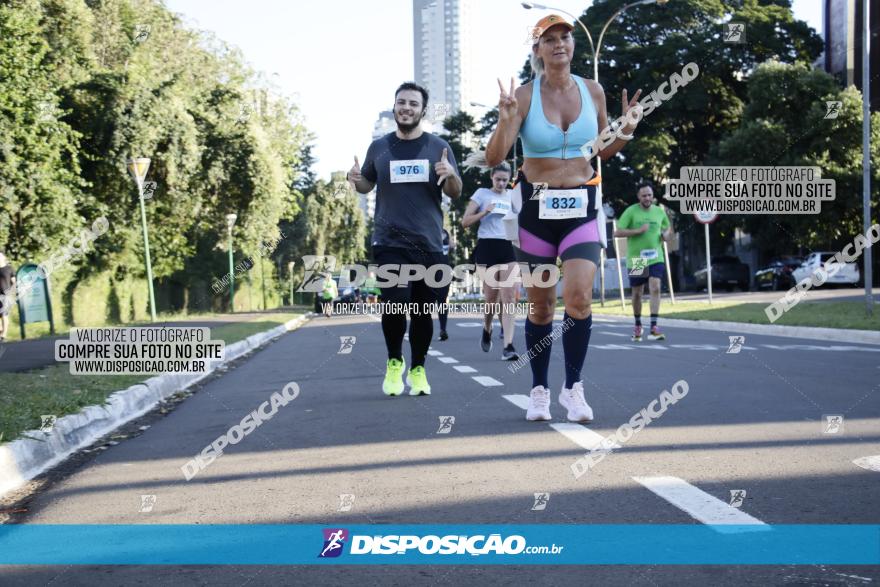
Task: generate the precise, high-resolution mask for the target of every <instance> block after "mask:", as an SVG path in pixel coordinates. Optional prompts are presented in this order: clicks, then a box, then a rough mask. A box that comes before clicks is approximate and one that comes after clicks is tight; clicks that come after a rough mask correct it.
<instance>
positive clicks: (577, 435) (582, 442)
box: [523, 396, 621, 451]
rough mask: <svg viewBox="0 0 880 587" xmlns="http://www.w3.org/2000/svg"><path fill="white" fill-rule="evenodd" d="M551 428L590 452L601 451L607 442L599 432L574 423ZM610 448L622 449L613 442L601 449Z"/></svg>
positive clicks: (556, 425) (560, 424) (564, 423)
mask: <svg viewBox="0 0 880 587" xmlns="http://www.w3.org/2000/svg"><path fill="white" fill-rule="evenodd" d="M523 397H525V396H523ZM526 401H528V400H526ZM550 427H551V428H553V429H554V430H556V431H557V432H560V433H561V434H562V435H563V436H565V437H566V438H567V439H569V440H570V441H572V442H573V443H575V444H576V445H578V446H579V447H581V448H585V449H587V450H589V451H593V450H597V449H600V447H601V444H602V441H603V440H605V437H604V436H602V435H601V434H599V433H598V432H596V431H594V430H590V429H589V428H585V427H583V426H581V425H580V424H575V423H573V422H562V423H558V424H550ZM609 447H610V448H612V449H617V448H621V446H620V445H619V444H617V443H616V442H613V443H610V444H608V443H606V447H603V448H601V450H603V451H604V450H606V449H607V448H609Z"/></svg>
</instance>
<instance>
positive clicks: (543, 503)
mask: <svg viewBox="0 0 880 587" xmlns="http://www.w3.org/2000/svg"><path fill="white" fill-rule="evenodd" d="M549 501H550V494H549V493H536V494H535V503H534V505H532V511H533V512H540V511H543V510H545V509H547V503H549Z"/></svg>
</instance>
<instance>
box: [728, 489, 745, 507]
mask: <svg viewBox="0 0 880 587" xmlns="http://www.w3.org/2000/svg"><path fill="white" fill-rule="evenodd" d="M745 499H746V490H745V489H731V490H730V507H732V508H738V507H740V506H742V504H743V501H744V500H745Z"/></svg>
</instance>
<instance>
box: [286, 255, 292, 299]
mask: <svg viewBox="0 0 880 587" xmlns="http://www.w3.org/2000/svg"><path fill="white" fill-rule="evenodd" d="M287 272H288V273H289V274H290V306H291V307H293V261H290V262H289V263H288V264H287Z"/></svg>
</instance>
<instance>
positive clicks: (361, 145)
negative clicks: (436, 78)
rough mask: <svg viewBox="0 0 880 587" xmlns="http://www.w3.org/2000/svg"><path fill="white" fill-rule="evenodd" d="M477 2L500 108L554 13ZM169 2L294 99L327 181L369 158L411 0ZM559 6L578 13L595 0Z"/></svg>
mask: <svg viewBox="0 0 880 587" xmlns="http://www.w3.org/2000/svg"><path fill="white" fill-rule="evenodd" d="M672 1H674V0H672ZM471 2H473V5H472V6H473V10H474V11H475V12H476V14H475V15H474V16H475V22H476V23H477V26H478V27H482V28H481V29H478V30H477V33H478V34H477V38H476V39H475V46H474V51H473V53H474V55H473V56H471V58H473V59H475V60H476V63H475V64H474V67H475V69H476V80H475V87H474V96H473V97H472V98H471V100H473V101H475V102H480V103H483V104H487V105H494V104H495V103H497V102H498V84H497V82H496V78H499V77H500V78H501V79H506V80H508V83H509V80H510V78H511V77H512V76H513V77H516V76H517V74H518V72H519V71H520V69H521V68H522V66H523V64H524V63H525V60H526V58H527V56H528V53H529V50H530V48H529V46H528V45H527V44H526V43H525V40H526V32H527V31H528V30H529V27H531V26H533V25H534V23H535V22H536V21H537V20H538V19H539V18H541V16H543V15H545V14H548V12H546V11H537V10H526V9H524V8H522V6H521V5H520V3H519V2H518V1H516V0H471ZM165 5H166V6H167V7H168V8H169V10H171V11H172V12H176V13H178V14H180V15H181V16H182V17H183V20H184V22H185V23H186V24H187V25H188V26H189V27H191V28H195V29H201V30H209V31H212V32H213V33H214V34H216V35H217V37H219V38H220V39H223V40H224V41H226V42H227V43H229V44H231V45H234V46H237V47H238V48H239V49H241V51H242V53H243V54H244V57H245V59H246V60H247V62H248V63H249V64H250V65H251V67H253V68H254V69H255V70H258V71H262V72H264V73H265V75H266V76H267V78H269V79H271V80H272V82H273V83H274V84H275V85H277V86H278V88H279V90H280V91H281V92H283V93H284V94H287V95H288V96H291V97H292V98H293V100H294V101H295V102H296V103H297V104H298V106H299V107H300V110H301V111H302V113H303V116H304V118H305V123H306V126H307V127H308V128H309V130H310V131H311V132H312V133H313V134H314V135H315V141H314V144H315V151H314V154H315V155H316V157H317V159H318V161H317V163H316V165H315V171H316V173H317V174H318V177H321V178H324V179H329V177H330V172H331V171H339V170H348V169H349V168H350V167H351V166H352V164H353V163H354V156H355V155H357V156H358V157H359V158H360V160H363V156H364V154H365V153H366V151H367V147H368V146H369V144H370V141H371V139H372V132H373V123H374V122H375V121H376V118H377V117H378V115H379V112H381V111H382V110H390V109H391V106H392V104H393V102H394V90H395V88H397V86H398V85H400V84H401V83H402V82H404V81H408V80H412V79H413V77H414V68H413V46H412V45H413V31H412V27H413V24H412V22H413V20H412V0H376V1H373V2H362V1H356V0H330V1H326V2H311V1H308V2H306V1H303V0H165ZM553 5H554V6H558V7H559V8H561V9H563V10H566V11H568V12H571V13H573V14H580V13H582V12H583V10H584V9H585V8H586V7H588V6H589V5H590V0H574V1H572V0H554V2H553ZM793 5H794V13H795V16H796V17H797V18H799V19H801V20H805V21H807V23H809V24H810V25H811V26H812V27H813V28H815V29H816V30H820V29H821V26H822V16H821V5H822V2H821V0H794V3H793ZM657 9H658V10H662V8H660V7H657ZM588 26H589V25H588ZM274 74H277V75H274Z"/></svg>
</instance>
